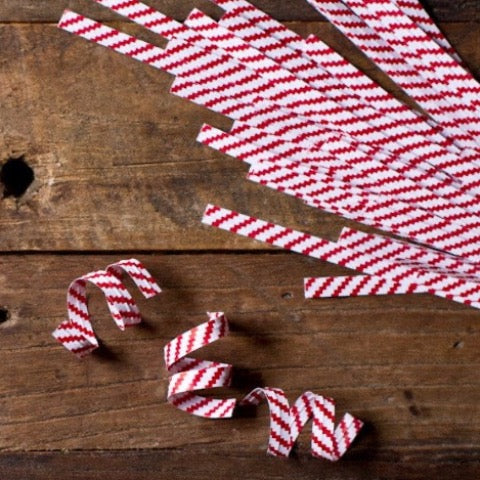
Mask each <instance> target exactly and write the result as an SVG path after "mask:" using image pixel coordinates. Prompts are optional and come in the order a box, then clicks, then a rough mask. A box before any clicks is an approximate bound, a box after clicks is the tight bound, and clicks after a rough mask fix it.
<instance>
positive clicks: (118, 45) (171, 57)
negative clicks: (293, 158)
mask: <svg viewBox="0 0 480 480" xmlns="http://www.w3.org/2000/svg"><path fill="white" fill-rule="evenodd" d="M60 27H61V28H64V29H66V30H68V31H70V32H72V33H76V34H77V35H80V36H83V37H85V38H87V39H89V40H92V41H94V42H97V43H99V44H102V45H105V46H107V47H109V48H112V49H114V50H116V51H118V52H120V53H124V54H126V55H129V56H131V57H133V58H137V59H139V60H141V61H144V62H146V63H149V64H151V65H152V66H155V67H157V68H163V69H165V70H167V71H170V72H171V73H174V74H175V73H176V74H178V73H185V74H187V73H192V71H193V72H194V74H195V75H200V76H201V77H200V78H196V80H195V81H201V82H204V80H205V71H207V72H208V71H209V69H208V68H207V67H208V66H209V65H210V66H211V65H212V63H213V65H216V64H217V62H216V61H215V60H212V59H211V57H208V56H207V57H205V56H204V55H202V54H201V52H199V51H198V49H196V48H193V47H191V48H190V47H189V45H188V44H185V43H184V42H176V43H172V44H171V45H170V47H169V48H167V51H163V50H161V49H158V48H157V47H154V46H152V45H149V44H146V43H145V42H141V41H139V40H136V39H134V38H133V37H130V36H128V35H125V34H122V33H120V32H118V31H116V30H114V29H110V28H109V27H106V26H104V25H101V24H98V23H97V22H93V21H91V20H89V19H86V18H85V17H83V16H80V15H78V14H74V13H72V12H66V13H65V14H64V17H62V20H61V22H60ZM192 49H193V50H192ZM172 52H173V53H172ZM189 52H190V53H191V52H194V54H192V55H193V62H194V65H193V66H190V67H186V66H185V65H184V63H183V62H180V61H179V58H184V59H186V58H188V54H189ZM180 53H181V55H182V56H180V57H179V55H180ZM185 55H187V57H185ZM222 63H224V60H222ZM227 63H228V62H227ZM201 67H204V68H201ZM217 67H218V66H217ZM235 70H236V69H235ZM199 72H202V73H199ZM217 72H218V68H214V70H213V78H212V75H210V77H209V78H210V80H211V81H213V82H216V81H220V80H219V79H220V78H222V75H219V74H218V73H217ZM182 82H183V83H182ZM185 82H186V86H185ZM192 85H193V86H196V87H197V91H194V92H190V93H189V92H185V88H186V87H190V88H191V87H192ZM182 90H183V91H182ZM236 90H237V91H238V87H237V88H236ZM172 91H173V92H174V93H175V94H177V95H180V96H183V97H186V98H190V99H193V101H195V102H196V103H200V104H204V105H205V104H206V105H208V106H209V108H211V109H213V110H216V111H222V112H225V111H228V112H229V113H230V116H232V112H233V111H235V112H238V111H239V110H240V111H242V113H243V114H244V115H251V113H252V112H251V110H252V108H253V111H254V112H259V111H260V112H261V113H262V114H264V112H265V108H268V110H269V112H268V113H269V122H271V121H272V117H274V118H275V116H276V118H277V119H278V120H277V121H278V122H279V126H278V128H283V129H284V128H285V118H284V116H285V113H284V112H282V111H278V108H276V107H275V104H273V105H272V104H270V103H268V102H266V103H265V105H261V104H257V105H255V106H253V105H250V108H248V105H245V104H238V102H235V101H234V100H232V98H230V97H224V96H221V95H220V96H219V95H216V92H212V91H211V90H208V89H207V90H206V93H205V95H204V96H203V98H202V100H199V97H200V94H201V92H198V85H196V83H195V82H193V81H191V80H188V81H185V80H183V79H182V80H181V81H178V78H177V81H175V82H174V85H173V86H172ZM242 92H243V91H242ZM237 93H239V92H237ZM222 103H223V105H220V104H222ZM225 103H226V104H225ZM233 105H236V107H235V108H233V109H232V107H233ZM245 109H247V111H245ZM237 114H238V113H237ZM290 119H291V122H294V125H297V127H295V128H300V127H302V132H303V133H307V132H305V127H304V126H305V121H303V122H302V121H301V120H300V119H297V120H295V117H292V116H290ZM307 125H308V123H307ZM270 126H271V124H270ZM290 128H293V127H292V126H291V125H290ZM314 131H318V126H317V127H315V124H312V126H311V127H309V133H310V134H312V133H313V132H314ZM317 140H319V139H318V136H317ZM446 162H447V163H454V164H455V163H456V162H455V161H453V160H448V158H447V159H446Z"/></svg>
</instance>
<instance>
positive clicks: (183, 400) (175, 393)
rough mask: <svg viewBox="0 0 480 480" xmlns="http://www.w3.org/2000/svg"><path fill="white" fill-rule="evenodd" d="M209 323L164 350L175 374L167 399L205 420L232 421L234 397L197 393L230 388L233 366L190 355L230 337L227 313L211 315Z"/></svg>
mask: <svg viewBox="0 0 480 480" xmlns="http://www.w3.org/2000/svg"><path fill="white" fill-rule="evenodd" d="M207 315H208V321H207V322H205V323H202V324H200V325H198V326H197V327H194V328H192V329H191V330H188V331H187V332H184V333H182V334H181V335H179V336H178V337H176V338H175V339H174V340H172V341H171V342H169V343H168V344H167V345H166V346H165V348H164V356H165V365H166V367H167V370H168V372H169V373H170V374H171V377H170V380H169V385H168V394H167V400H168V402H170V403H171V404H172V405H174V406H175V407H177V408H179V409H180V410H183V411H184V412H187V413H190V414H192V415H196V416H198V417H204V418H229V417H231V416H232V415H233V410H234V408H235V405H236V400H235V399H234V398H227V399H216V398H210V397H200V396H199V395H196V394H195V393H193V392H195V391H196V390H204V389H210V388H218V387H228V386H230V381H231V377H232V365H230V364H227V363H219V362H212V361H210V360H197V359H194V358H190V357H187V355H188V354H189V353H191V352H193V351H195V350H198V349H199V348H202V347H205V346H206V345H209V344H210V343H213V342H215V341H216V340H219V339H221V338H223V337H224V336H225V335H227V334H228V321H227V319H226V317H225V315H224V313H223V312H208V313H207Z"/></svg>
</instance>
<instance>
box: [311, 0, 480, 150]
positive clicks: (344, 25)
mask: <svg viewBox="0 0 480 480" xmlns="http://www.w3.org/2000/svg"><path fill="white" fill-rule="evenodd" d="M307 1H308V2H309V3H310V4H311V5H312V6H313V7H314V8H315V9H317V10H318V11H319V12H320V13H321V14H322V15H324V16H325V17H326V18H327V19H328V20H329V21H330V22H332V23H333V24H334V25H335V26H336V27H337V28H338V29H339V30H340V31H341V32H342V33H344V34H345V35H346V36H347V37H348V38H349V39H350V40H352V41H353V42H354V43H355V44H356V45H357V46H358V47H359V48H360V49H361V50H362V51H363V52H364V53H366V54H367V55H368V56H369V57H370V58H371V59H372V60H373V61H374V62H375V63H376V64H377V65H378V66H379V67H380V68H381V69H382V70H384V71H385V72H386V73H387V74H388V75H389V76H390V77H391V78H392V79H393V80H394V81H395V82H396V83H398V85H400V86H401V87H402V88H403V89H404V90H405V91H406V92H407V93H408V94H409V95H410V96H411V97H412V98H414V99H415V100H416V101H417V103H418V104H419V105H421V106H422V107H423V108H424V110H425V111H427V112H429V113H430V114H431V115H432V116H433V118H434V119H436V120H437V121H438V122H439V123H440V124H442V125H443V126H444V127H445V129H446V130H447V131H448V132H449V135H450V136H451V138H452V139H454V140H455V142H456V143H457V144H458V145H459V146H461V147H462V148H476V149H478V148H479V144H478V142H477V140H478V139H477V138H476V135H477V134H476V133H475V132H477V131H478V126H479V125H480V120H479V119H476V118H474V117H473V116H472V114H471V112H469V111H468V109H467V110H465V108H462V105H458V108H457V105H452V103H450V102H451V101H452V98H449V102H447V101H446V100H445V97H444V95H443V94H442V93H440V92H438V91H437V90H435V89H434V88H433V86H432V85H431V83H430V82H428V81H427V80H425V79H423V78H422V77H421V76H420V75H419V73H418V72H417V71H416V70H415V69H414V68H413V67H411V66H410V65H408V63H406V62H405V60H404V58H403V57H402V56H400V55H397V54H396V52H395V51H394V50H393V49H392V48H391V47H390V46H389V45H388V44H387V43H386V42H385V41H384V40H383V39H382V38H381V37H379V36H378V34H377V33H376V32H375V31H374V30H372V29H371V28H370V27H369V26H368V25H367V24H366V23H365V21H364V20H363V19H361V18H359V17H357V16H356V15H355V14H354V13H353V12H352V11H351V10H350V9H348V8H347V7H346V6H345V5H344V4H343V3H342V2H341V1H339V0H338V1H335V0H332V1H318V0H307ZM458 126H460V127H461V129H459V128H458Z"/></svg>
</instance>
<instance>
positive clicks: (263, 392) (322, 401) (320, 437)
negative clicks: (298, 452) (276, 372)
mask: <svg viewBox="0 0 480 480" xmlns="http://www.w3.org/2000/svg"><path fill="white" fill-rule="evenodd" d="M263 399H265V400H266V401H267V402H268V406H269V408H270V436H269V440H268V449H267V452H268V453H269V454H271V455H274V456H276V457H288V456H289V454H290V452H291V450H292V448H293V445H294V444H295V441H296V440H297V438H298V436H299V435H300V432H301V431H302V430H303V428H304V426H305V425H306V423H307V422H308V421H309V420H310V419H312V437H311V438H312V444H311V449H312V455H313V456H314V457H319V458H325V459H327V460H330V461H333V462H334V461H337V460H339V459H340V458H341V457H342V456H343V455H344V454H345V452H346V451H347V450H348V448H349V447H350V445H352V443H353V441H354V440H355V437H356V436H357V435H358V433H359V432H360V430H361V428H362V426H363V422H362V421H361V420H358V419H357V418H355V417H353V416H352V415H350V414H349V413H346V414H345V415H344V416H343V418H342V420H341V421H340V423H339V424H338V426H337V428H335V401H334V400H333V399H332V398H328V397H323V396H321V395H317V394H315V393H312V392H305V393H303V394H302V395H300V397H299V398H298V399H297V400H296V401H295V403H294V405H293V406H292V407H290V404H289V402H288V399H287V397H286V395H285V392H284V391H283V390H282V389H280V388H271V387H265V388H256V389H255V390H253V391H252V392H250V393H249V394H248V395H247V396H246V397H245V398H244V399H243V400H242V402H241V404H242V405H258V404H259V403H260V402H261V401H262V400H263Z"/></svg>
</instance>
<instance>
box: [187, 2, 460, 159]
mask: <svg viewBox="0 0 480 480" xmlns="http://www.w3.org/2000/svg"><path fill="white" fill-rule="evenodd" d="M185 25H187V26H189V27H190V28H192V29H195V30H196V31H198V33H200V34H201V35H203V36H205V38H208V39H209V40H210V41H211V42H212V44H213V45H215V46H216V47H217V48H219V49H220V50H221V51H225V52H227V53H228V54H230V55H232V56H233V57H234V58H235V59H236V60H237V61H239V62H240V63H242V64H243V65H245V66H246V67H247V68H249V69H251V70H252V71H255V72H257V73H259V74H260V75H261V76H262V77H263V78H265V79H266V80H268V81H274V82H275V84H278V85H279V87H282V94H281V95H282V97H283V98H284V99H285V102H284V101H283V98H282V102H281V103H280V104H281V105H282V106H283V107H284V108H288V109H290V110H291V111H293V112H295V113H297V114H299V115H303V116H306V117H307V118H310V119H311V120H313V121H315V122H316V123H320V124H325V125H330V124H331V125H334V126H335V128H338V129H341V130H343V131H344V132H345V133H347V134H349V135H351V136H352V137H354V138H357V139H358V140H360V141H362V142H365V143H367V142H368V143H373V144H374V145H378V146H380V147H382V148H383V149H385V150H390V151H392V153H394V154H401V155H403V156H405V155H407V154H409V155H411V158H415V159H417V158H418V157H420V158H422V156H423V158H425V159H428V161H431V162H432V161H433V160H432V159H435V160H436V161H438V162H447V163H450V162H455V161H456V157H454V156H453V155H452V154H450V153H449V152H447V151H446V150H445V149H443V148H442V147H440V146H439V145H437V144H432V143H431V142H428V141H426V140H425V137H423V136H421V135H419V134H417V133H416V132H414V131H412V130H409V129H408V128H406V126H405V125H404V124H403V123H402V122H401V121H399V120H390V119H388V118H387V117H385V116H384V115H382V114H381V113H379V112H376V111H375V110H373V109H371V108H367V113H366V115H367V118H368V123H365V122H364V121H363V120H362V118H361V112H360V113H358V111H359V109H360V108H361V105H359V102H358V99H357V98H355V97H351V96H349V95H347V94H343V95H342V96H341V99H340V101H339V103H335V102H333V101H331V100H330V99H329V98H328V97H327V96H326V95H325V94H323V93H322V92H323V90H324V82H320V83H319V84H318V88H319V90H316V89H315V88H313V87H312V86H309V84H308V83H307V82H304V81H300V80H299V78H303V75H302V73H301V72H304V73H305V77H307V76H308V75H309V74H312V73H313V74H317V75H318V73H317V72H315V71H314V72H311V71H310V72H309V67H311V65H310V64H309V62H308V61H307V60H305V59H303V60H304V61H303V64H302V65H300V64H299V65H296V67H295V71H297V68H298V71H297V75H294V74H292V73H291V72H289V71H288V70H287V68H288V67H291V65H290V64H289V63H286V62H284V61H283V59H284V55H282V54H276V53H275V50H269V54H270V56H271V57H272V58H273V59H274V61H273V60H271V59H270V58H269V57H267V56H265V55H262V54H261V53H260V51H259V50H256V49H254V48H253V47H251V46H250V45H249V44H248V43H246V42H244V41H243V40H240V39H239V38H238V37H236V36H234V35H233V34H232V33H230V32H229V31H228V30H227V29H226V28H223V27H221V26H220V25H219V24H218V23H216V22H215V21H213V20H212V19H210V18H209V17H208V16H206V15H205V14H203V13H202V12H200V11H198V10H194V11H193V12H192V13H191V14H190V15H189V16H188V18H187V19H186V21H185ZM292 54H294V52H292ZM292 54H291V55H290V57H291V56H292ZM299 58H300V59H301V58H302V57H299ZM282 61H283V65H282ZM277 62H279V63H277ZM285 63H286V64H285ZM297 63H298V62H297ZM282 66H283V67H284V68H282ZM297 77H298V78H297ZM269 98H270V100H275V101H279V98H278V95H277V96H275V97H269ZM337 99H338V97H337ZM305 107H306V109H305ZM345 114H348V115H349V118H348V120H346V119H345ZM325 119H327V120H328V123H325ZM377 132H380V133H381V136H380V137H378V135H377ZM399 145H401V147H399Z"/></svg>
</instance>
